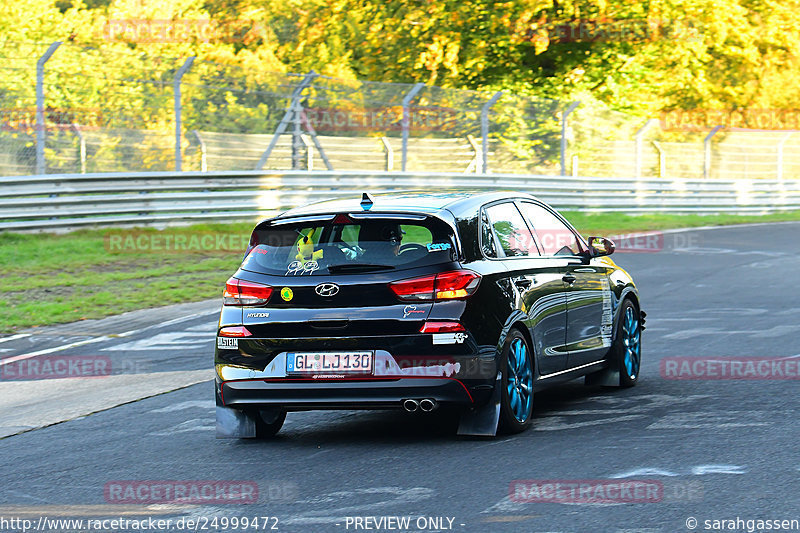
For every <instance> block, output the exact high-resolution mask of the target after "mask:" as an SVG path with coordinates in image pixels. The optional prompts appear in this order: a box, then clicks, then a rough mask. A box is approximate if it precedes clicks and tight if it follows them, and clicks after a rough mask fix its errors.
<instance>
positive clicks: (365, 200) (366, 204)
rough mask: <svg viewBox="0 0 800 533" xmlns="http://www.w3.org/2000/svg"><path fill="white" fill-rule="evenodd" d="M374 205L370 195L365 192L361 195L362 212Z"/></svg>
mask: <svg viewBox="0 0 800 533" xmlns="http://www.w3.org/2000/svg"><path fill="white" fill-rule="evenodd" d="M374 203H375V200H373V199H372V195H371V194H370V193H368V192H365V193H363V194H362V195H361V209H363V210H364V211H369V210H370V208H372V204H374Z"/></svg>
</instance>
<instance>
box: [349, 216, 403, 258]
mask: <svg viewBox="0 0 800 533" xmlns="http://www.w3.org/2000/svg"><path fill="white" fill-rule="evenodd" d="M404 233H405V232H404V231H403V230H402V229H401V228H400V224H379V225H378V224H364V225H362V226H361V229H360V230H359V232H358V246H359V247H360V248H362V249H363V250H364V256H363V257H364V258H369V259H370V260H375V261H379V260H380V258H385V259H389V258H392V257H397V256H398V255H399V254H400V244H401V243H402V241H403V234H404Z"/></svg>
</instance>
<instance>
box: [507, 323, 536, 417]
mask: <svg viewBox="0 0 800 533" xmlns="http://www.w3.org/2000/svg"><path fill="white" fill-rule="evenodd" d="M529 358H530V354H529V352H528V347H527V346H526V344H525V341H523V340H522V339H521V338H516V339H514V340H513V341H512V342H511V347H510V348H509V350H508V361H507V364H508V383H507V384H506V389H507V391H508V401H509V406H510V407H511V411H512V414H513V415H514V418H516V419H517V422H520V423H525V422H527V420H528V418H529V417H530V412H531V404H532V402H533V372H531V364H530V361H529Z"/></svg>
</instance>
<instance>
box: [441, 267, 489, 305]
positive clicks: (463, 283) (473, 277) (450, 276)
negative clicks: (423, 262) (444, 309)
mask: <svg viewBox="0 0 800 533" xmlns="http://www.w3.org/2000/svg"><path fill="white" fill-rule="evenodd" d="M480 281H481V277H480V276H479V275H478V274H476V273H475V272H472V271H471V270H455V271H453V272H442V273H441V274H436V299H437V300H449V299H453V298H466V297H467V296H469V295H470V294H472V293H473V292H475V289H477V288H478V283H480Z"/></svg>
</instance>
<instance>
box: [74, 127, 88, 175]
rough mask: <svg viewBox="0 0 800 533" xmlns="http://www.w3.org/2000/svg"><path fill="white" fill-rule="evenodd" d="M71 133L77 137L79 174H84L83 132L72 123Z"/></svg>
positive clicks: (84, 147)
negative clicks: (79, 162) (79, 161)
mask: <svg viewBox="0 0 800 533" xmlns="http://www.w3.org/2000/svg"><path fill="white" fill-rule="evenodd" d="M72 131H74V132H75V135H77V136H78V144H79V149H80V152H79V153H80V159H81V174H86V138H85V137H84V136H83V132H82V131H81V129H80V127H78V125H77V124H75V123H74V122H73V123H72Z"/></svg>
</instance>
